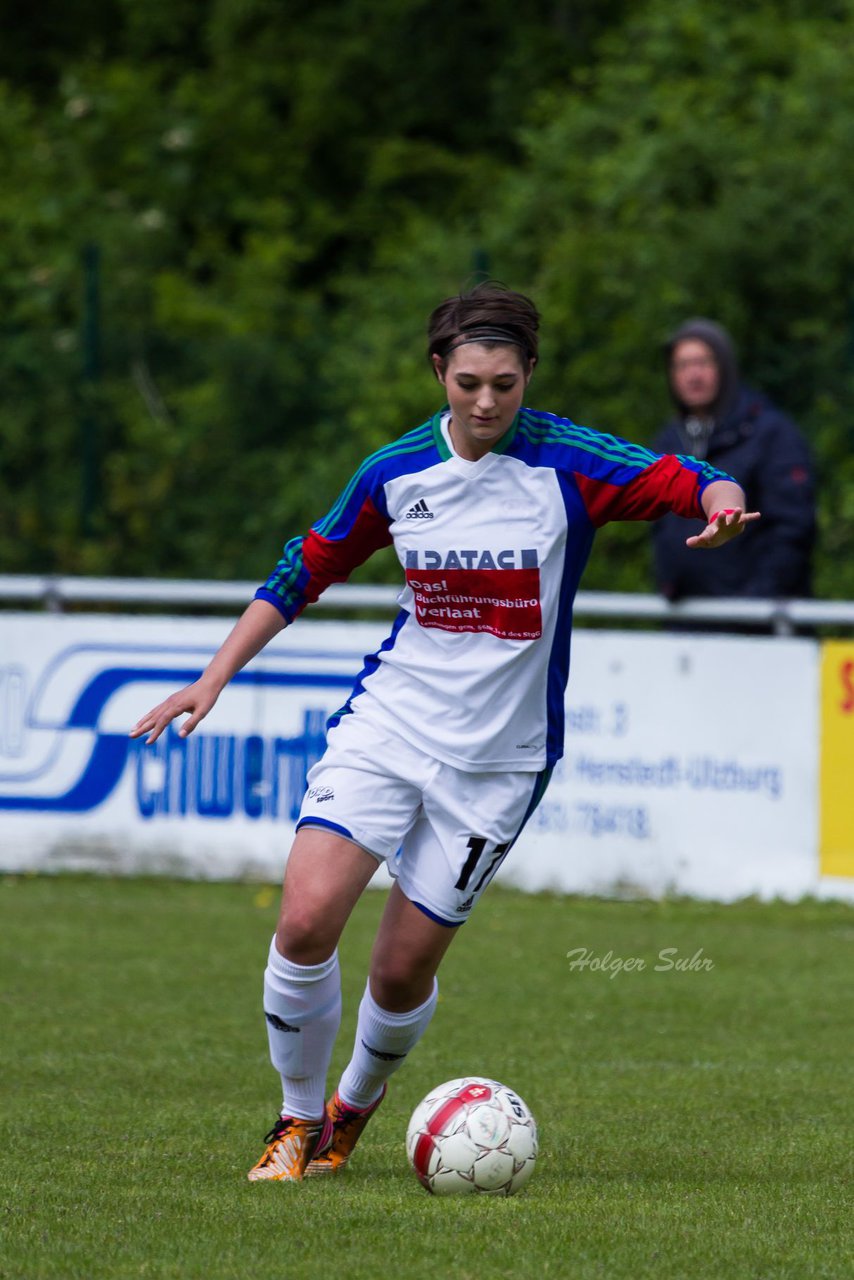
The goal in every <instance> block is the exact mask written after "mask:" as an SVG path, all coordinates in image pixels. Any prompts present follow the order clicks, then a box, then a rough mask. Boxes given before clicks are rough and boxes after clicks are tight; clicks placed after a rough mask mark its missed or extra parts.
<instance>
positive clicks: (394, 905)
mask: <svg viewBox="0 0 854 1280" xmlns="http://www.w3.org/2000/svg"><path fill="white" fill-rule="evenodd" d="M458 932H459V930H458V928H455V927H453V926H449V925H443V924H438V923H437V922H436V921H435V920H431V919H430V917H429V916H427V915H425V914H424V912H423V911H421V910H419V908H418V907H416V906H415V905H414V904H413V903H412V902H410V900H409V899H408V898H407V897H406V895H405V894H404V892H403V890H402V889H401V888H400V886H399V885H398V884H397V883H396V882H395V884H393V885H392V887H391V890H390V891H389V895H388V900H387V902H386V905H385V910H384V911H383V915H382V919H381V921H380V926H379V929H378V930H377V936H376V938H375V940H374V947H373V951H372V952H371V968H370V983H371V995H372V996H373V997H374V999H375V1000H376V1002H377V1004H378V1005H379V1006H380V1008H382V1009H387V1010H388V1011H389V1013H406V1012H407V1011H408V1010H410V1009H416V1008H417V1007H418V1006H419V1005H421V1004H423V1003H424V1001H425V1000H427V999H429V997H430V994H431V992H432V990H433V979H434V978H435V976H436V971H437V969H438V968H439V965H440V963H441V961H442V957H443V956H444V954H445V952H446V951H447V950H448V947H449V946H450V945H451V943H452V942H453V940H454V936H455V935H456V934H457V933H458Z"/></svg>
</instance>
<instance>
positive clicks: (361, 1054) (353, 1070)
mask: <svg viewBox="0 0 854 1280" xmlns="http://www.w3.org/2000/svg"><path fill="white" fill-rule="evenodd" d="M438 998H439V984H438V982H437V981H436V980H435V978H434V980H433V993H432V995H431V996H430V998H429V999H428V1000H425V1002H424V1004H421V1005H419V1006H418V1008H417V1009H410V1010H409V1012H408V1013H389V1012H388V1011H387V1010H386V1009H381V1008H380V1007H379V1005H378V1004H377V1003H376V1001H375V1000H374V998H373V996H372V995H371V988H370V983H369V984H368V985H367V986H366V987H365V994H364V995H363V996H362V1003H361V1004H360V1005H359V1021H358V1024H357V1027H356V1041H355V1044H354V1045H353V1056H352V1058H351V1059H350V1062H349V1064H348V1066H347V1067H346V1068H345V1071H344V1074H343V1075H342V1077H341V1083H340V1084H339V1086H338V1093H339V1094H340V1096H341V1099H342V1101H344V1102H346V1103H347V1105H348V1106H349V1107H358V1108H360V1109H361V1108H363V1107H369V1106H370V1105H371V1103H372V1102H375V1101H376V1099H377V1098H378V1097H379V1096H380V1094H381V1093H382V1088H383V1085H384V1084H385V1082H386V1080H387V1079H388V1078H389V1076H390V1075H393V1074H394V1072H395V1071H397V1070H398V1069H399V1068H400V1067H402V1066H403V1063H404V1060H405V1058H406V1055H407V1054H408V1053H409V1051H410V1050H411V1049H414V1048H415V1046H416V1045H417V1043H418V1041H419V1040H420V1039H421V1037H422V1036H423V1034H424V1032H425V1031H426V1030H427V1027H428V1025H429V1023H430V1019H431V1018H432V1017H433V1014H434V1012H435V1010H436V1001H437V1000H438Z"/></svg>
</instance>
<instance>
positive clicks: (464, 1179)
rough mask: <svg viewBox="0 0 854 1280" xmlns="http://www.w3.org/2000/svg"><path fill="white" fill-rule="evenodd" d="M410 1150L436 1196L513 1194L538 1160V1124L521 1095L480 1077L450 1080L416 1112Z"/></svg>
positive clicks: (421, 1176)
mask: <svg viewBox="0 0 854 1280" xmlns="http://www.w3.org/2000/svg"><path fill="white" fill-rule="evenodd" d="M406 1154H407V1156H408V1157H409V1163H410V1164H411V1165H412V1168H413V1169H414V1170H415V1174H416V1176H417V1177H418V1180H419V1181H420V1183H421V1185H422V1186H423V1187H426V1188H427V1190H428V1191H430V1192H432V1193H433V1195H436V1196H459V1195H467V1194H469V1193H470V1192H482V1193H485V1194H487V1195H499V1196H512V1195H513V1193H514V1192H515V1191H518V1190H519V1188H520V1187H522V1186H524V1185H525V1183H526V1182H527V1181H528V1179H529V1178H530V1176H531V1174H532V1173H533V1171H534V1164H535V1162H536V1159H537V1124H536V1121H535V1120H534V1117H533V1116H532V1115H531V1112H530V1111H529V1110H528V1108H527V1106H526V1105H525V1103H524V1102H523V1101H522V1099H521V1098H520V1097H519V1095H518V1094H517V1093H514V1092H513V1090H512V1089H508V1088H507V1086H506V1085H503V1084H499V1083H498V1081H497V1080H488V1079H485V1078H483V1077H482V1076H464V1077H462V1078H461V1079H459V1080H449V1081H448V1082H447V1083H446V1084H440V1085H439V1086H438V1088H436V1089H433V1090H432V1091H431V1092H430V1093H428V1094H427V1097H426V1098H425V1099H424V1100H423V1102H419V1104H418V1106H417V1107H416V1108H415V1110H414V1111H413V1113H412V1119H411V1120H410V1121H409V1128H408V1129H407V1131H406Z"/></svg>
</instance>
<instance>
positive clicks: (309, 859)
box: [276, 826, 378, 965]
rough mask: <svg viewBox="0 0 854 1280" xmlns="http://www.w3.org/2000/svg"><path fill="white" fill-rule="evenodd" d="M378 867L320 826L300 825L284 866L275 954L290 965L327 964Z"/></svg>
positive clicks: (361, 851)
mask: <svg viewBox="0 0 854 1280" xmlns="http://www.w3.org/2000/svg"><path fill="white" fill-rule="evenodd" d="M377 865H378V863H377V859H376V858H374V857H372V856H371V854H369V853H367V852H366V851H365V850H364V849H363V848H361V846H360V845H357V844H355V843H354V842H353V841H352V840H347V839H345V838H344V837H343V836H339V835H336V834H335V832H333V831H327V830H325V829H324V828H322V827H312V826H305V827H301V828H300V830H299V831H298V832H297V834H296V837H295V838H294V843H293V847H292V849H291V853H290V857H289V858H288V862H287V866H286V867H285V880H284V885H283V888H282V905H281V908H280V910H279V923H278V926H277V928H276V946H277V948H278V950H279V952H280V953H281V954H282V955H283V956H286V957H287V959H288V960H291V961H293V962H294V964H305V965H311V964H322V962H323V961H324V960H328V959H329V957H330V956H331V955H332V952H333V951H334V950H335V947H336V946H337V945H338V939H339V937H340V936H341V931H342V929H343V928H344V925H345V924H346V923H347V920H348V918H349V916H350V912H351V911H352V910H353V907H354V906H355V905H356V903H357V901H358V900H359V897H360V896H361V894H362V891H363V889H364V888H365V887H366V885H367V884H368V881H369V880H370V879H371V877H372V876H373V874H374V872H375V871H376V869H377Z"/></svg>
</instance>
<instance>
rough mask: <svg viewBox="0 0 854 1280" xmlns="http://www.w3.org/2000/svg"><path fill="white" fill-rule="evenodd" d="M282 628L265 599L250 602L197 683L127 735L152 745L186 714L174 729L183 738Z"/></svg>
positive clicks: (278, 615)
mask: <svg viewBox="0 0 854 1280" xmlns="http://www.w3.org/2000/svg"><path fill="white" fill-rule="evenodd" d="M284 626H285V619H284V618H283V617H282V614H281V613H280V612H279V610H278V609H277V608H276V607H275V606H274V605H272V604H269V603H268V602H267V601H266V600H253V601H252V603H251V604H250V605H249V607H248V608H247V609H246V611H245V612H244V613H243V614H242V615H241V617H240V618H239V619H238V620H237V622H236V623H235V625H234V627H233V628H232V630H231V632H230V633H229V634H228V636H227V637H226V639H225V640H224V641H223V643H222V644H221V645H220V647H219V649H218V650H217V652H216V653H215V654H214V656H213V657H212V658H211V660H210V662H209V663H208V665H207V667H206V668H205V670H204V671H203V672H202V674H201V675H200V676H199V678H198V680H195V681H194V682H193V684H188V685H187V687H186V688H184V689H179V690H178V692H177V693H173V694H172V695H171V696H170V697H168V698H167V699H166V701H165V702H161V703H159V705H158V706H156V707H152V709H151V711H149V712H148V713H147V714H146V715H144V716H143V717H142V718H141V719H140V720H138V721H137V723H136V724H135V725H134V727H133V728H132V729H131V731H130V736H131V737H132V738H141V737H142V735H143V734H144V733H145V734H148V737H147V738H146V739H145V740H146V742H155V741H156V740H157V739H158V738H159V737H160V735H161V733H162V732H163V730H164V729H165V728H166V727H167V725H170V724H171V723H172V721H173V720H174V719H175V718H176V717H177V716H181V715H184V714H186V713H189V718H188V719H187V720H185V721H184V723H183V724H182V725H181V728H180V729H179V730H178V734H179V736H180V737H182V738H186V736H187V734H188V733H192V731H193V729H195V727H196V725H197V724H199V722H200V721H201V720H203V719H204V718H205V716H206V715H207V714H208V712H209V711H210V709H211V707H212V706H213V705H214V703H215V702H216V700H217V698H218V697H219V695H220V694H221V693H222V691H223V689H224V688H225V686H226V685H227V684H228V682H229V680H230V679H231V677H232V676H233V675H236V674H237V672H238V671H240V670H241V669H242V668H243V667H245V666H246V664H247V662H249V661H250V659H252V658H254V657H255V655H256V654H257V653H260V652H261V650H262V649H263V648H264V646H265V645H266V644H268V643H269V641H270V640H272V639H273V636H275V635H277V634H278V633H279V632H280V631H281V630H282V628H283V627H284Z"/></svg>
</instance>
